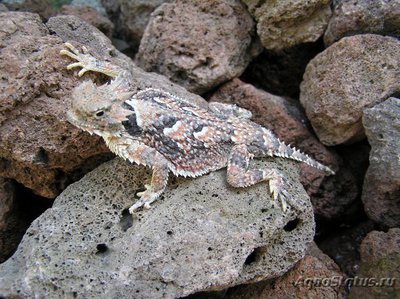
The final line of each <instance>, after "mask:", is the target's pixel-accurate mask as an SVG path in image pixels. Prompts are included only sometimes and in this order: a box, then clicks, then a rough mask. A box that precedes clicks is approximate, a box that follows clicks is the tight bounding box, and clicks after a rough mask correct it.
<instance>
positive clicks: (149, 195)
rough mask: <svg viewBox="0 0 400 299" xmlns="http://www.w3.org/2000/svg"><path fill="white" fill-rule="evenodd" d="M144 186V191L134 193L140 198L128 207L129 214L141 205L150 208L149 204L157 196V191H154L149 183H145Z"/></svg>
mask: <svg viewBox="0 0 400 299" xmlns="http://www.w3.org/2000/svg"><path fill="white" fill-rule="evenodd" d="M144 186H145V187H146V190H145V191H142V192H138V193H136V195H137V196H139V197H140V199H139V200H138V201H137V202H136V203H135V204H134V205H132V206H131V207H130V208H129V213H130V214H133V213H134V212H135V211H136V210H137V209H139V208H142V207H143V208H145V209H150V208H151V206H150V204H151V203H152V202H153V201H155V200H156V199H157V198H158V196H159V193H158V192H154V191H153V190H152V187H151V185H148V184H145V185H144Z"/></svg>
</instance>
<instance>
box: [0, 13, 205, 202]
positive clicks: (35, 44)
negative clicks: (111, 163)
mask: <svg viewBox="0 0 400 299" xmlns="http://www.w3.org/2000/svg"><path fill="white" fill-rule="evenodd" d="M0 26H1V28H2V31H1V33H0V44H1V47H0V78H1V79H0V103H1V104H0V175H1V176H3V177H7V178H12V179H15V180H16V181H18V182H20V183H21V184H23V185H24V186H26V187H28V188H30V189H32V190H33V191H34V192H35V193H36V194H38V195H41V196H44V197H49V198H53V197H55V196H56V195H58V194H59V193H60V192H61V191H62V190H63V189H64V188H65V187H66V186H67V185H68V184H69V183H71V181H75V180H77V179H79V178H80V177H82V176H83V174H85V173H86V172H88V171H90V170H91V169H93V168H94V167H96V166H97V165H99V164H100V163H102V162H104V161H105V160H108V159H110V158H111V157H112V155H111V154H110V152H109V150H108V149H107V147H106V146H105V145H104V143H103V141H102V140H101V139H100V138H98V137H95V136H90V135H89V134H88V133H84V132H82V131H81V130H79V129H77V128H75V127H74V126H72V125H70V124H69V123H68V122H67V121H66V111H67V109H68V108H69V105H70V93H71V91H72V89H73V88H74V87H75V86H77V85H78V84H79V83H80V82H82V81H83V80H85V79H86V80H87V78H92V79H95V78H98V77H99V76H96V75H95V74H87V75H86V74H85V78H81V79H79V78H77V76H76V72H74V71H68V70H66V66H67V65H68V64H69V63H71V62H72V61H71V60H70V59H68V58H65V57H61V56H60V55H59V52H60V50H61V49H62V48H63V42H64V41H70V42H72V43H75V45H77V46H78V45H79V44H80V45H85V46H87V47H88V48H89V49H90V51H91V53H92V54H93V55H95V56H97V57H98V58H100V59H109V61H111V62H113V63H115V64H117V65H120V66H121V67H125V68H127V69H129V70H130V71H131V72H132V73H133V74H134V76H133V77H134V81H133V82H131V83H132V84H131V85H132V91H137V90H140V89H144V88H146V87H154V88H159V89H163V90H166V91H170V92H171V93H174V94H176V95H178V96H180V97H184V98H186V99H188V100H190V99H192V100H193V101H194V102H196V103H198V104H199V105H207V103H206V102H205V101H204V100H203V99H202V98H200V97H199V96H196V95H193V94H190V93H189V92H187V91H186V90H185V89H183V88H182V87H179V86H177V85H175V84H173V83H172V82H170V81H169V80H167V79H166V78H165V77H163V76H160V75H157V74H149V73H146V72H144V71H143V70H141V69H140V68H138V67H136V66H134V64H133V62H132V61H131V60H130V59H129V58H128V57H126V56H125V55H123V54H121V53H119V52H118V51H117V50H116V49H115V48H114V47H113V46H112V44H111V42H110V40H109V39H108V38H107V37H106V36H105V35H104V34H103V33H101V32H100V31H99V30H98V29H96V28H95V27H93V26H91V25H89V24H88V23H86V22H83V21H82V20H80V19H78V18H77V17H74V16H58V17H53V18H50V20H49V21H48V22H47V23H46V25H44V24H43V23H42V21H41V19H40V17H39V16H38V15H37V14H32V13H21V12H5V13H0ZM74 73H75V75H74Z"/></svg>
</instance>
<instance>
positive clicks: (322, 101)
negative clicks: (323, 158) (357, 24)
mask: <svg viewBox="0 0 400 299" xmlns="http://www.w3.org/2000/svg"><path fill="white" fill-rule="evenodd" d="M399 61H400V42H399V41H398V40H397V39H394V38H391V37H384V36H380V35H373V34H364V35H355V36H351V37H345V38H343V39H341V40H340V41H339V42H337V43H334V44H333V45H332V46H330V47H329V48H327V49H326V50H325V51H324V52H322V53H320V54H318V55H317V56H316V57H315V58H314V59H313V60H311V62H310V63H309V64H308V65H307V68H306V71H305V73H304V80H303V82H302V83H301V86H300V90H301V93H300V102H301V103H302V105H303V107H304V108H305V111H306V114H307V117H308V119H309V120H310V121H311V124H312V126H313V128H314V130H315V133H316V134H317V136H318V137H319V139H320V140H321V142H322V143H323V144H325V145H337V144H342V143H353V142H356V141H359V140H362V139H363V138H365V132H364V128H363V126H362V123H361V116H362V112H363V110H364V109H365V108H366V107H371V106H373V105H375V104H377V103H380V102H382V101H384V100H385V99H386V98H388V97H389V96H390V95H392V94H394V93H396V92H399V91H400V68H399Z"/></svg>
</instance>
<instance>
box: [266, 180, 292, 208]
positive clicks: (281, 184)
mask: <svg viewBox="0 0 400 299" xmlns="http://www.w3.org/2000/svg"><path fill="white" fill-rule="evenodd" d="M288 188H290V184H289V183H288V182H287V181H286V180H285V179H283V178H282V177H281V176H277V177H275V178H273V179H270V180H269V190H270V192H271V194H272V198H273V199H274V200H278V199H279V200H280V203H281V206H282V210H283V212H286V210H287V207H288V205H287V202H288V201H289V200H290V194H289V192H288V191H287V189H288Z"/></svg>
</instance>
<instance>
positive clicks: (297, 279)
mask: <svg viewBox="0 0 400 299" xmlns="http://www.w3.org/2000/svg"><path fill="white" fill-rule="evenodd" d="M345 277H346V275H345V274H343V273H342V272H341V271H340V269H339V267H338V265H336V264H335V262H334V261H333V260H332V259H330V258H329V256H327V255H325V254H324V253H323V252H322V251H321V250H320V249H319V248H318V247H317V246H316V245H315V244H314V243H312V244H311V246H310V249H309V251H308V252H307V254H306V256H305V257H304V258H303V259H302V260H300V261H299V262H298V263H297V264H296V266H295V267H293V269H291V270H290V271H289V272H287V273H286V274H285V275H283V276H281V277H279V278H277V279H272V280H268V281H262V282H259V283H255V284H248V285H242V286H237V287H234V288H232V289H230V290H228V292H227V294H226V295H225V296H224V297H223V298H224V299H242V298H246V299H269V298H309V299H314V298H315V299H319V298H329V299H345V298H346V295H345V294H346V293H345V290H344V286H343V285H340V284H336V285H335V283H331V285H324V284H323V281H322V279H324V280H325V281H326V280H327V279H332V280H333V278H336V281H333V282H338V281H339V279H343V280H344V279H345Z"/></svg>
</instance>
